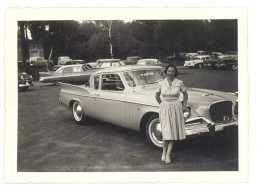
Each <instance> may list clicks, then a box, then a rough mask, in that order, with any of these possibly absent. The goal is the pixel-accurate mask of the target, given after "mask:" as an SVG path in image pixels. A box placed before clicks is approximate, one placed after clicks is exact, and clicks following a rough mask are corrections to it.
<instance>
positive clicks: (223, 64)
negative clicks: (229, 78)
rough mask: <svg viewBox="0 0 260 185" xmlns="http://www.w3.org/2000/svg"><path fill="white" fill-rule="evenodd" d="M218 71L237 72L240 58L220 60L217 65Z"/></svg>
mask: <svg viewBox="0 0 260 185" xmlns="http://www.w3.org/2000/svg"><path fill="white" fill-rule="evenodd" d="M215 68H216V69H229V70H233V71H236V70H237V69H238V57H237V56H234V57H229V58H224V59H222V60H218V61H217V63H216V65H215Z"/></svg>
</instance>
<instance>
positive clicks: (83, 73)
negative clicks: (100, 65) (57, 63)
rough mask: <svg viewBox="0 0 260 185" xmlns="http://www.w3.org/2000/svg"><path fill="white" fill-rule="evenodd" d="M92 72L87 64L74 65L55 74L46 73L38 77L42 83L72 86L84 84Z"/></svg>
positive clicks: (65, 67) (58, 70)
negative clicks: (70, 84)
mask: <svg viewBox="0 0 260 185" xmlns="http://www.w3.org/2000/svg"><path fill="white" fill-rule="evenodd" d="M95 71H96V70H94V69H93V68H92V67H91V66H90V65H89V64H75V65H66V66H63V67H60V68H59V69H57V70H56V71H55V72H51V73H48V74H47V75H45V76H41V77H40V80H39V81H40V82H42V83H54V85H59V83H60V82H66V83H72V84H85V83H86V82H87V81H88V79H89V77H90V75H91V74H93V73H94V72H95Z"/></svg>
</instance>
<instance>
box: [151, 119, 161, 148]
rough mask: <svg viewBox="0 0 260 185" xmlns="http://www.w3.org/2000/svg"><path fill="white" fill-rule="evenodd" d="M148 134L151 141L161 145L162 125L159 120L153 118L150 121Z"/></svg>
mask: <svg viewBox="0 0 260 185" xmlns="http://www.w3.org/2000/svg"><path fill="white" fill-rule="evenodd" d="M149 135H150V138H151V140H152V142H153V143H154V144H155V145H156V146H158V147H162V144H163V141H162V127H161V123H160V122H159V120H153V121H152V123H151V124H150V126H149Z"/></svg>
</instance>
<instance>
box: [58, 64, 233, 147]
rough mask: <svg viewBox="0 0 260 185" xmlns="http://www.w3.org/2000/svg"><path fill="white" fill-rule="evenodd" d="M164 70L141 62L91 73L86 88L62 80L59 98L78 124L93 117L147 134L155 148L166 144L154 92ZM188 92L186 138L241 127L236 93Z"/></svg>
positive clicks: (213, 91)
mask: <svg viewBox="0 0 260 185" xmlns="http://www.w3.org/2000/svg"><path fill="white" fill-rule="evenodd" d="M163 69H164V68H162V67H160V66H137V65H132V66H123V67H117V68H107V69H102V70H99V71H97V72H95V73H94V74H92V75H91V77H90V78H89V83H88V85H87V86H86V85H81V86H76V85H71V84H66V83H61V84H60V85H61V90H60V98H59V101H60V104H62V105H64V106H65V107H67V108H69V109H71V110H72V116H73V118H74V120H75V122H77V123H86V119H85V118H86V117H92V118H95V119H98V120H102V121H105V122H109V123H112V124H115V125H118V126H122V127H125V128H128V129H131V130H135V131H139V132H141V133H144V134H146V136H147V138H148V140H149V141H150V143H151V144H152V145H153V146H155V147H162V144H163V141H162V133H161V124H160V120H159V104H158V102H157V101H156V100H155V91H156V88H157V85H158V82H160V81H162V80H163V79H165V74H164V73H163ZM187 91H188V94H189V100H188V102H187V107H188V109H187V110H188V111H187V112H184V118H185V129H186V135H187V136H195V135H200V134H210V135H214V133H215V132H221V131H223V130H224V129H226V128H231V127H237V126H238V97H237V96H236V95H235V94H232V93H227V92H221V91H215V90H208V89H198V88H187ZM182 99H183V96H182V95H181V96H180V101H182ZM64 114H65V112H64Z"/></svg>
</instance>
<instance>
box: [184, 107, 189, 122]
mask: <svg viewBox="0 0 260 185" xmlns="http://www.w3.org/2000/svg"><path fill="white" fill-rule="evenodd" d="M190 111H191V110H190V107H187V110H186V111H184V112H183V116H184V120H187V119H188V118H189V117H190Z"/></svg>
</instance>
